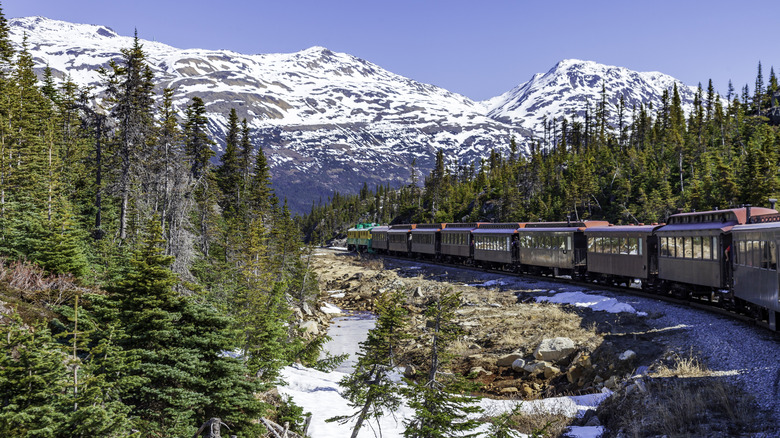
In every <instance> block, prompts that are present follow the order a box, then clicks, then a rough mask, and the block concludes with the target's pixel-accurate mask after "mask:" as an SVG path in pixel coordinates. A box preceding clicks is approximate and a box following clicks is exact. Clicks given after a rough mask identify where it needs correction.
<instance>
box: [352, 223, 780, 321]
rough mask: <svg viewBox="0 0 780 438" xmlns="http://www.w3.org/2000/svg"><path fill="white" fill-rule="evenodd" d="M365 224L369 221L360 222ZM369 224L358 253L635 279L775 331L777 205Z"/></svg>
mask: <svg viewBox="0 0 780 438" xmlns="http://www.w3.org/2000/svg"><path fill="white" fill-rule="evenodd" d="M360 230H365V227H362V228H357V227H356V231H360ZM368 230H369V233H370V236H369V237H370V239H369V240H373V241H374V244H373V245H372V244H371V243H368V244H366V243H365V242H364V241H363V240H360V239H358V240H355V241H354V244H353V247H354V248H355V249H358V250H360V249H361V248H364V249H365V248H368V249H371V250H373V251H375V252H378V253H382V254H392V255H397V256H403V257H414V258H425V259H432V260H442V261H446V262H449V263H460V264H469V265H471V264H473V265H477V266H481V267H486V268H491V269H500V270H505V271H512V272H518V273H528V274H534V275H549V276H570V277H571V278H573V279H576V280H581V281H586V282H596V283H602V284H613V285H617V284H624V285H626V286H629V285H631V284H638V285H641V287H642V288H643V289H644V290H646V291H650V292H653V293H657V294H672V295H675V296H679V297H695V298H698V299H705V300H708V301H711V302H714V303H717V304H718V305H721V306H724V307H733V308H737V309H739V310H741V311H743V312H748V313H751V314H753V315H755V316H756V317H757V318H758V319H761V320H764V321H766V322H767V324H768V325H769V326H770V327H771V328H772V329H773V330H776V329H777V313H778V312H780V294H779V293H778V288H780V274H779V273H778V263H777V260H778V257H779V256H780V254H779V253H778V251H779V250H780V213H778V212H777V211H776V210H774V209H768V208H751V207H744V208H735V209H728V210H719V211H705V212H694V213H680V214H675V215H672V216H670V217H669V218H668V221H667V223H666V224H653V225H619V226H613V225H610V224H609V223H607V222H604V221H578V222H525V223H524V222H512V223H436V224H404V225H391V226H389V227H380V226H375V225H373V224H371V227H370V228H368ZM350 231H351V230H350ZM362 237H364V234H360V235H359V236H358V238H362Z"/></svg>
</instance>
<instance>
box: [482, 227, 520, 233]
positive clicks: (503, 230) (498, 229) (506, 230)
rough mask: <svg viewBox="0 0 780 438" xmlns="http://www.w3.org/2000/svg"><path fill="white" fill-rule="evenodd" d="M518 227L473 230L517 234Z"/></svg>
mask: <svg viewBox="0 0 780 438" xmlns="http://www.w3.org/2000/svg"><path fill="white" fill-rule="evenodd" d="M517 230H518V229H517V228H509V227H507V228H482V227H480V228H477V229H475V230H472V231H471V232H472V233H474V234H515V233H517Z"/></svg>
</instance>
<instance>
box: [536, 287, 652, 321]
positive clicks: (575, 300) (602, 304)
mask: <svg viewBox="0 0 780 438" xmlns="http://www.w3.org/2000/svg"><path fill="white" fill-rule="evenodd" d="M536 301H537V302H548V303H556V304H571V305H574V306H577V307H587V308H589V309H591V310H596V311H601V312H608V313H621V312H628V313H635V314H637V315H639V316H647V313H646V312H637V311H636V309H634V306H632V305H630V304H626V303H621V302H619V301H618V300H617V299H615V298H609V297H605V296H601V295H591V294H586V293H583V292H561V293H558V294H555V295H553V296H551V297H536Z"/></svg>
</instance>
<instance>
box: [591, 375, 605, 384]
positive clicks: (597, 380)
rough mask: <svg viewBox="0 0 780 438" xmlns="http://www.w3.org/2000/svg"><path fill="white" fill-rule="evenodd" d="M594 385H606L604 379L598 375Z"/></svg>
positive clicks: (594, 379)
mask: <svg viewBox="0 0 780 438" xmlns="http://www.w3.org/2000/svg"><path fill="white" fill-rule="evenodd" d="M593 383H604V378H603V377H601V376H598V375H597V376H596V377H594V378H593Z"/></svg>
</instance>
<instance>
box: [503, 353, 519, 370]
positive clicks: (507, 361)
mask: <svg viewBox="0 0 780 438" xmlns="http://www.w3.org/2000/svg"><path fill="white" fill-rule="evenodd" d="M522 357H523V355H522V354H520V353H509V354H507V355H505V356H501V357H500V358H498V360H497V361H496V366H499V367H511V366H512V364H513V363H514V361H516V360H517V359H521V358H522Z"/></svg>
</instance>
